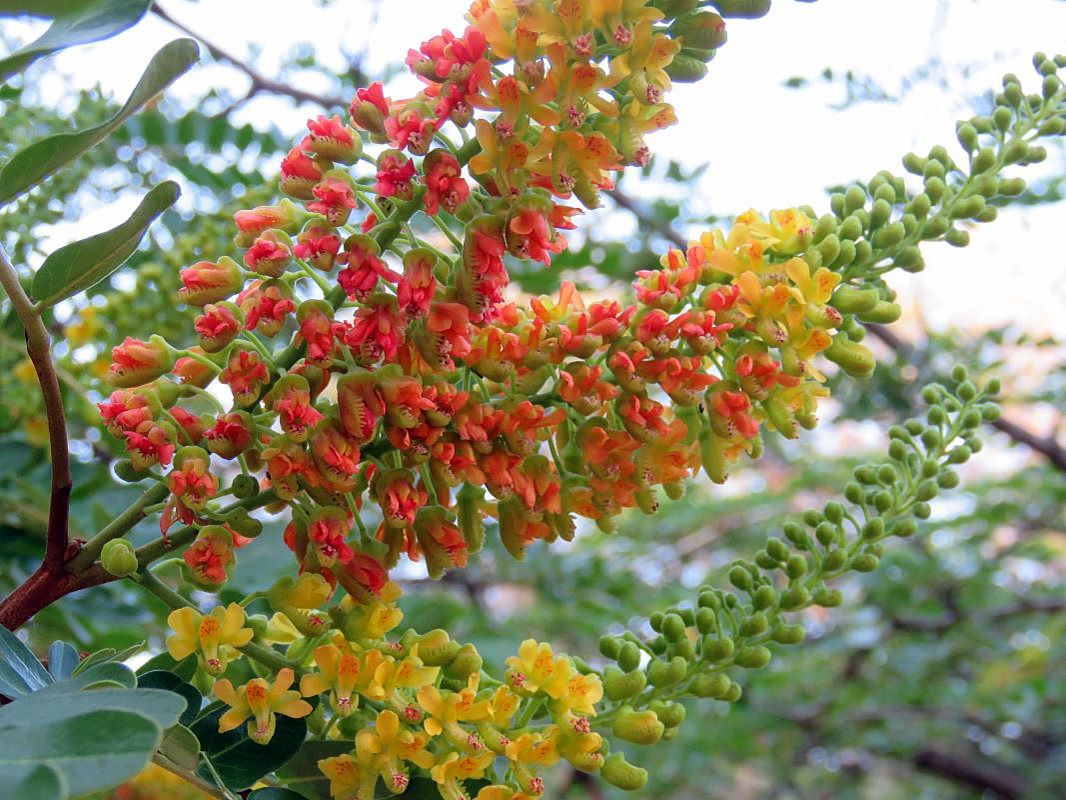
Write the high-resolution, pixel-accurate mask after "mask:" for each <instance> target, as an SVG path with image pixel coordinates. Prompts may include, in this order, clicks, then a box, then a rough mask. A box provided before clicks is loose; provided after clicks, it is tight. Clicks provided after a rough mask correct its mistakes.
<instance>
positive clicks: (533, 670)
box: [507, 639, 573, 700]
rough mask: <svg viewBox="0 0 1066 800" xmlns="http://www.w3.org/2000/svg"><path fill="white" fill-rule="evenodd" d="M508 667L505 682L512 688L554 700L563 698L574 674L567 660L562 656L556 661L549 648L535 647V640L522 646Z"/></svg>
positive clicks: (541, 645) (549, 646)
mask: <svg viewBox="0 0 1066 800" xmlns="http://www.w3.org/2000/svg"><path fill="white" fill-rule="evenodd" d="M507 665H508V666H509V667H510V668H511V669H510V670H508V678H509V680H510V682H511V685H512V686H514V687H515V688H517V689H520V690H522V691H526V692H530V693H535V692H538V691H541V692H544V693H545V694H547V695H548V696H549V697H551V698H553V699H555V700H558V699H559V698H560V697H562V696H563V695H564V694H566V687H567V683H568V682H569V680H570V675H571V673H572V672H573V665H572V664H571V663H570V659H568V658H566V657H565V656H560V657H559V658H556V657H555V656H554V654H553V653H552V647H551V645H550V644H548V643H547V642H544V643H538V642H537V641H536V640H535V639H526V640H525V641H524V642H522V644H521V645H520V646H519V648H518V655H517V656H510V657H509V658H508V659H507Z"/></svg>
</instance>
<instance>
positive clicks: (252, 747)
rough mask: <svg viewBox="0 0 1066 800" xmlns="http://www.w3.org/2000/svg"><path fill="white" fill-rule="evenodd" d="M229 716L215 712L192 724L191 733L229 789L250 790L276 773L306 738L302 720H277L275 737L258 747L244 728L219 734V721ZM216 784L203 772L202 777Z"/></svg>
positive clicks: (219, 709) (222, 711)
mask: <svg viewBox="0 0 1066 800" xmlns="http://www.w3.org/2000/svg"><path fill="white" fill-rule="evenodd" d="M225 712H226V709H225V708H216V709H215V710H214V711H211V712H210V713H208V714H205V715H204V716H202V717H200V719H198V720H196V722H194V723H193V724H192V732H193V733H194V734H196V738H197V739H199V740H200V746H201V748H202V750H203V754H204V757H205V758H207V759H210V761H211V764H212V765H213V766H214V768H215V770H216V771H217V772H218V774H219V777H220V778H222V781H223V782H224V783H225V784H226V786H227V787H228V788H230V789H237V790H240V789H247V788H248V787H249V786H251V785H252V784H254V783H255V782H256V781H257V780H259V779H260V778H262V777H263V776H264V775H266V774H267V773H268V772H273V771H274V770H276V769H277V768H278V767H280V766H281V765H282V764H284V763H285V762H286V761H288V760H289V759H290V758H292V757H293V755H295V753H296V751H297V750H299V749H300V745H302V744H303V742H304V739H305V738H306V737H307V724H306V723H305V722H304V721H303V720H302V719H292V718H291V717H283V716H281V715H280V714H279V715H278V717H277V727H276V728H275V730H274V737H273V738H272V739H271V740H270V741H269V742H268V743H267V744H256V743H255V742H253V741H252V740H251V739H250V738H248V732H247V730H246V727H245V726H244V725H241V726H240V727H238V728H237V729H235V730H232V731H227V732H226V733H219V732H218V720H219V717H221V716H222V715H223V714H224V713H225ZM199 774H200V775H201V776H202V777H203V778H205V779H206V780H213V779H212V777H211V774H210V772H209V771H207V770H206V769H204V768H201V769H200V773H199Z"/></svg>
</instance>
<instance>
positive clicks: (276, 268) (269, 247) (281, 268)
mask: <svg viewBox="0 0 1066 800" xmlns="http://www.w3.org/2000/svg"><path fill="white" fill-rule="evenodd" d="M280 236H284V237H285V241H281V240H280V239H279V233H278V232H277V231H266V232H265V233H263V234H262V235H261V236H259V237H258V238H257V239H256V240H255V241H254V242H252V246H251V247H250V248H249V249H248V252H246V253H245V254H244V263H245V264H246V265H247V266H248V269H250V270H253V271H255V272H258V273H259V274H260V275H268V276H269V277H271V278H280V277H281V274H282V273H283V272H285V267H287V266H288V264H289V262H290V261H291V260H292V250H290V249H289V245H288V244H286V242H287V241H288V240H289V238H288V236H286V235H285V234H283V233H282V234H280Z"/></svg>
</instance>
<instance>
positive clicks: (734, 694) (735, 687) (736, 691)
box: [722, 681, 744, 703]
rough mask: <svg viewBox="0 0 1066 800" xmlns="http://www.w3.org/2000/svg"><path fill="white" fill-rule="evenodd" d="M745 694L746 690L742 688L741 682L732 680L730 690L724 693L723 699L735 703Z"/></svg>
mask: <svg viewBox="0 0 1066 800" xmlns="http://www.w3.org/2000/svg"><path fill="white" fill-rule="evenodd" d="M742 694H744V690H743V689H741V688H740V684H739V683H736V682H735V681H734V682H731V683H730V684H729V691H728V692H726V693H725V695H723V697H722V700H724V701H725V702H726V703H735V702H737V701H738V700H740V696H741V695H742Z"/></svg>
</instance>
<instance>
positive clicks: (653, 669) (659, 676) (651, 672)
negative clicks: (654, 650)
mask: <svg viewBox="0 0 1066 800" xmlns="http://www.w3.org/2000/svg"><path fill="white" fill-rule="evenodd" d="M673 664H674V662H673V661H672V660H671V661H659V660H658V659H656V660H655V661H652V662H651V663H650V664H648V669H647V672H648V683H650V684H651V685H652V686H659V687H662V686H673V685H674V684H675V683H677V682H678V681H679V680H681V679H682V678H684V676H685V675H684V671H682V672H681V675H680V676H678V675H677V671H676V670H675V669H674V667H673ZM686 668H687V667H686Z"/></svg>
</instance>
